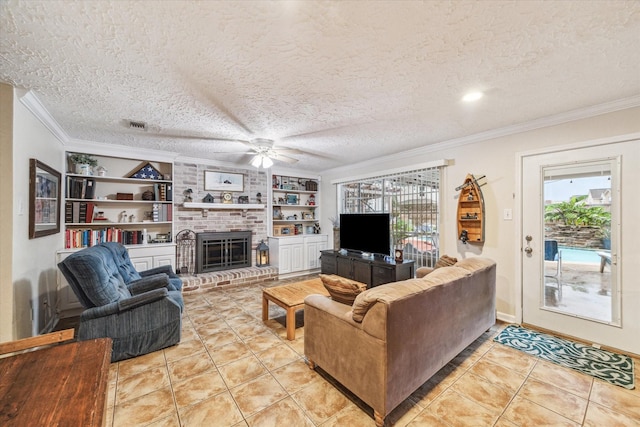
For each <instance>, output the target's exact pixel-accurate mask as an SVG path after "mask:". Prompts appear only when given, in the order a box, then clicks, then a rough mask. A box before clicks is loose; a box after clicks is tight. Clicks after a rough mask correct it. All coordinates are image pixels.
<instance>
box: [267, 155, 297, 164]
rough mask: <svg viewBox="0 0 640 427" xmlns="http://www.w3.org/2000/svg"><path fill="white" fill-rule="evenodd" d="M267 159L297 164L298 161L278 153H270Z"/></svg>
mask: <svg viewBox="0 0 640 427" xmlns="http://www.w3.org/2000/svg"><path fill="white" fill-rule="evenodd" d="M269 157H271V158H272V159H274V160H280V161H282V162H285V163H297V162H298V159H294V158H293V157H289V156H285V155H283V154H280V153H272V154H270V155H269Z"/></svg>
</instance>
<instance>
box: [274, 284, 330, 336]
mask: <svg viewBox="0 0 640 427" xmlns="http://www.w3.org/2000/svg"><path fill="white" fill-rule="evenodd" d="M311 294H320V295H325V296H329V292H327V290H326V289H325V287H324V285H323V284H322V280H320V279H319V278H318V279H311V280H305V281H303V282H296V283H290V284H287V285H282V286H275V287H273V288H265V289H263V290H262V320H263V321H265V322H266V321H267V320H269V301H271V302H272V303H274V304H276V305H278V306H280V307H282V308H284V309H285V310H286V311H287V317H286V327H287V339H288V340H294V339H295V338H296V311H298V310H301V309H303V308H304V299H305V298H306V297H307V296H309V295H311Z"/></svg>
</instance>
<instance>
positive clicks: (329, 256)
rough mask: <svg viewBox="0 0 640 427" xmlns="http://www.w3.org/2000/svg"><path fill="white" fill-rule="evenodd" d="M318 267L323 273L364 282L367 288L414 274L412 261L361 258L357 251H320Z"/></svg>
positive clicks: (408, 277)
mask: <svg viewBox="0 0 640 427" xmlns="http://www.w3.org/2000/svg"><path fill="white" fill-rule="evenodd" d="M320 263H321V266H320V269H321V272H322V273H323V274H337V275H338V276H342V277H346V278H348V279H352V280H357V281H358V282H362V283H366V284H367V288H372V287H374V286H378V285H383V284H385V283H391V282H397V281H399V280H406V279H411V278H413V277H414V275H415V263H414V261H409V260H405V261H403V262H402V263H401V264H400V263H396V262H395V261H385V260H384V258H383V257H380V258H374V259H371V258H363V257H362V255H361V254H360V253H359V252H347V253H346V254H341V253H340V252H339V251H334V250H327V251H320Z"/></svg>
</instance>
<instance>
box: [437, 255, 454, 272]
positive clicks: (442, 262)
mask: <svg viewBox="0 0 640 427" xmlns="http://www.w3.org/2000/svg"><path fill="white" fill-rule="evenodd" d="M456 262H458V258H454V257H450V256H449V255H442V256H441V257H440V259H438V261H436V265H434V266H433V268H434V269H436V268H440V267H449V266H451V265H454V264H455V263H456Z"/></svg>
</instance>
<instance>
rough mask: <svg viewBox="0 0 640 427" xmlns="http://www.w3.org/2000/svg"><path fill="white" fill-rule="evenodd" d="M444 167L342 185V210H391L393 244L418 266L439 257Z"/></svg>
mask: <svg viewBox="0 0 640 427" xmlns="http://www.w3.org/2000/svg"><path fill="white" fill-rule="evenodd" d="M441 170H442V167H441V166H437V167H428V168H423V169H418V170H412V171H403V172H398V173H393V174H388V175H383V176H376V177H368V178H362V179H354V180H352V181H346V182H341V183H339V184H338V191H337V192H338V203H339V207H338V213H389V214H390V216H391V224H390V225H389V226H390V227H391V244H392V246H393V248H396V249H403V250H404V258H405V259H411V260H414V261H415V262H416V267H422V266H433V265H434V264H435V261H436V260H437V259H438V253H439V250H438V247H439V245H438V230H439V225H440V175H441Z"/></svg>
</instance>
